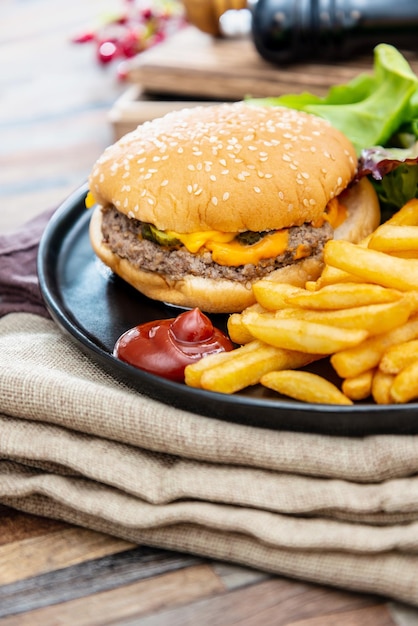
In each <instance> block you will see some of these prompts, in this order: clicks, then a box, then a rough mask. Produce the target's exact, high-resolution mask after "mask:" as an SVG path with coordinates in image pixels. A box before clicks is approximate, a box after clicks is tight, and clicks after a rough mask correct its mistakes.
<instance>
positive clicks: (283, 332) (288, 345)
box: [244, 313, 368, 355]
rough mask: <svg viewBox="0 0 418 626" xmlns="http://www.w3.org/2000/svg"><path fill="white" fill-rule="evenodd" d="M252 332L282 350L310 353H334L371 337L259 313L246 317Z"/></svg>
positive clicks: (352, 330)
mask: <svg viewBox="0 0 418 626" xmlns="http://www.w3.org/2000/svg"><path fill="white" fill-rule="evenodd" d="M244 324H245V325H246V326H247V328H248V330H249V331H250V333H251V334H252V335H253V336H254V337H256V338H257V339H260V340H261V341H264V342H265V343H268V344H270V345H272V346H276V347H278V348H285V349H286V350H297V351H301V352H308V353H310V354H322V355H325V354H332V353H333V352H338V351H339V350H343V349H346V348H348V347H351V346H354V345H357V344H359V343H361V342H362V341H364V340H365V339H366V338H367V337H368V332H367V331H366V330H363V329H347V328H338V327H336V326H330V325H328V324H317V323H315V322H308V321H305V320H302V319H274V318H270V317H269V318H266V316H262V315H259V314H257V313H248V314H246V315H244Z"/></svg>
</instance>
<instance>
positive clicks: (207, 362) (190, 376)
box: [184, 344, 249, 388]
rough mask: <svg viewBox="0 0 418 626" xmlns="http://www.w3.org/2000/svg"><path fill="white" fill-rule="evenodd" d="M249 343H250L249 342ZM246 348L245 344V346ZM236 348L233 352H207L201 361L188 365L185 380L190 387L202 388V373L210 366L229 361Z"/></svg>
mask: <svg viewBox="0 0 418 626" xmlns="http://www.w3.org/2000/svg"><path fill="white" fill-rule="evenodd" d="M247 345H249V344H247ZM243 348H244V346H243ZM235 352H236V351H235V350H232V351H231V352H217V353H216V354H207V355H206V356H204V357H202V358H201V359H200V360H199V361H196V362H195V363H192V364H191V365H187V366H186V368H185V370H184V382H185V383H186V385H188V386H189V387H197V388H200V387H201V384H200V380H201V378H202V374H203V372H204V371H206V370H207V369H209V368H210V367H214V366H216V365H219V363H222V362H223V361H227V360H228V359H230V358H231V357H230V355H231V354H233V353H235Z"/></svg>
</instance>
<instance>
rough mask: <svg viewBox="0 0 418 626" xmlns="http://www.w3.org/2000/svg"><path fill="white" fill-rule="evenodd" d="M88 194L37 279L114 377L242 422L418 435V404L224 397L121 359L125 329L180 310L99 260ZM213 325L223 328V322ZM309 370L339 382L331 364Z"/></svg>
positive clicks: (54, 231)
mask: <svg viewBox="0 0 418 626" xmlns="http://www.w3.org/2000/svg"><path fill="white" fill-rule="evenodd" d="M86 193H87V186H86V185H85V186H83V187H81V188H80V189H79V190H77V191H76V192H75V193H74V194H73V195H72V196H70V197H69V198H68V199H67V200H66V201H65V202H64V203H63V204H62V205H61V207H60V208H59V209H58V210H57V211H56V213H55V214H54V216H53V217H52V219H51V220H50V222H49V224H48V225H47V228H46V230H45V232H44V234H43V237H42V240H41V242H40V246H39V253H38V275H39V282H40V288H41V291H42V294H43V297H44V299H45V303H46V306H47V308H48V310H49V312H50V313H51V315H52V317H53V319H54V320H55V321H56V322H57V324H58V325H59V326H60V328H61V329H62V330H63V331H64V332H65V333H67V334H68V335H69V336H70V337H71V338H72V339H73V340H75V341H76V342H77V344H78V345H79V347H80V348H81V349H82V350H84V352H86V353H87V354H88V355H89V356H90V357H91V358H92V359H94V360H95V361H96V362H97V363H98V364H99V365H100V366H101V367H103V368H105V369H106V370H107V371H108V372H110V373H111V374H112V376H114V377H115V378H117V379H119V380H123V381H124V382H127V383H128V384H130V385H131V386H133V387H134V388H136V389H137V390H138V391H140V392H141V393H143V394H144V395H147V396H149V397H151V398H154V399H156V400H159V401H161V402H163V403H165V404H168V405H171V406H175V407H178V408H181V409H185V410H188V411H192V412H194V413H198V414H201V415H205V416H209V417H214V418H217V419H222V420H227V421H230V422H236V423H240V424H246V425H251V426H257V427H263V428H271V429H275V430H277V429H281V430H293V431H302V432H317V433H323V434H337V435H346V436H362V435H367V434H377V433H394V434H405V433H411V434H412V433H417V432H418V404H417V403H410V404H404V405H388V406H386V405H385V406H377V405H375V404H372V403H370V404H367V403H359V404H355V405H353V406H335V405H324V404H304V403H300V402H295V401H292V400H287V399H283V398H281V397H280V396H278V395H274V393H273V392H271V391H269V390H267V389H264V388H262V387H261V386H260V385H256V386H254V387H251V388H248V389H246V390H244V391H243V392H241V393H237V394H234V395H226V394H220V393H214V392H208V391H202V390H199V389H194V388H191V387H187V386H186V385H182V384H178V383H174V382H171V381H168V380H165V379H163V378H160V377H158V376H154V375H152V374H148V373H147V372H143V371H142V370H139V369H136V368H134V367H131V366H129V365H127V364H126V363H123V362H122V361H119V360H118V359H116V358H115V357H114V356H113V355H112V351H113V346H114V344H115V342H116V340H117V338H118V337H119V336H120V335H121V334H122V333H123V332H124V331H125V330H127V329H128V328H131V327H133V326H135V325H137V324H140V323H143V322H147V321H150V320H156V319H163V318H169V317H174V316H175V315H177V314H178V313H179V312H180V310H179V309H176V308H174V307H170V306H167V305H164V304H162V303H160V302H156V301H153V300H150V299H148V298H145V297H144V296H142V295H141V294H139V293H138V292H136V291H135V290H134V289H132V288H131V287H130V286H129V285H128V284H127V283H125V282H124V281H122V280H121V279H119V278H118V277H117V276H115V275H114V274H112V273H111V272H110V271H109V270H108V268H106V267H105V266H104V265H103V264H102V263H101V261H99V260H98V259H97V257H96V256H95V254H94V252H93V250H92V248H91V246H90V241H89V234H88V225H89V220H90V212H89V211H88V210H87V209H86V208H85V203H84V202H85V197H86ZM212 319H213V322H214V324H215V325H217V326H218V327H220V328H223V329H225V326H226V316H213V317H212ZM328 368H329V369H328ZM311 369H312V371H317V372H318V373H321V374H325V375H327V376H328V377H330V376H331V377H332V376H334V377H335V374H333V373H332V370H331V367H330V366H329V364H328V363H327V361H321V362H318V363H316V364H314V365H313V366H312V368H311Z"/></svg>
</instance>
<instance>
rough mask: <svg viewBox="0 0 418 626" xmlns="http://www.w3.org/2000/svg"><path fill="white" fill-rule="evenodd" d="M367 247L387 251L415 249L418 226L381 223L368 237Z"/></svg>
mask: <svg viewBox="0 0 418 626" xmlns="http://www.w3.org/2000/svg"><path fill="white" fill-rule="evenodd" d="M369 248H372V249H373V250H380V251H381V252H388V253H392V252H395V253H396V252H408V251H416V250H418V226H405V225H403V226H400V225H398V224H396V225H395V224H382V226H380V227H379V228H378V229H377V230H376V232H375V233H374V234H373V235H372V237H371V238H370V241H369Z"/></svg>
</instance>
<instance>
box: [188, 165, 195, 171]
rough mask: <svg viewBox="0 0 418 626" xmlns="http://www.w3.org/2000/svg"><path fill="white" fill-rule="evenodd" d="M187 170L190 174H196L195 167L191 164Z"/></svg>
mask: <svg viewBox="0 0 418 626" xmlns="http://www.w3.org/2000/svg"><path fill="white" fill-rule="evenodd" d="M187 169H188V170H189V171H190V172H194V171H195V166H194V165H191V164H190V165H188V166H187Z"/></svg>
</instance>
